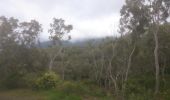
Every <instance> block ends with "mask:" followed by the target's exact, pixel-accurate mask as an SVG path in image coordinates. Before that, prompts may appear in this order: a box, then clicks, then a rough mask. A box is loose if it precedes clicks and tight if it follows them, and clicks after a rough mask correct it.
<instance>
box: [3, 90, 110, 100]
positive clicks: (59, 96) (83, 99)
mask: <svg viewBox="0 0 170 100" xmlns="http://www.w3.org/2000/svg"><path fill="white" fill-rule="evenodd" d="M0 100H113V98H111V97H107V96H93V95H90V94H84V95H80V94H77V93H66V92H64V91H60V90H48V91H45V90H44V91H34V90H31V89H13V90H1V91H0Z"/></svg>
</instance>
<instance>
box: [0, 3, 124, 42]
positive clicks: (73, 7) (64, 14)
mask: <svg viewBox="0 0 170 100" xmlns="http://www.w3.org/2000/svg"><path fill="white" fill-rule="evenodd" d="M124 1H125V0H1V3H0V15H4V16H7V17H11V16H13V17H15V18H18V19H20V20H21V21H29V20H31V19H35V20H37V21H39V22H40V23H41V24H42V26H43V28H44V31H43V33H42V34H41V39H42V40H47V39H48V35H49V34H48V32H47V30H48V28H49V23H51V22H52V18H54V17H55V18H63V19H65V20H66V24H72V25H73V31H72V32H71V33H70V35H71V36H72V39H73V40H77V39H82V38H93V37H103V36H113V35H116V34H117V29H118V24H119V18H120V14H119V12H120V9H121V7H122V5H123V3H124Z"/></svg>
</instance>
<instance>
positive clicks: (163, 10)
mask: <svg viewBox="0 0 170 100" xmlns="http://www.w3.org/2000/svg"><path fill="white" fill-rule="evenodd" d="M169 8H170V1H169V0H126V4H125V6H123V7H122V10H121V15H123V16H122V18H121V21H120V25H121V27H120V30H121V31H120V32H122V33H123V32H129V33H131V34H132V36H134V38H132V39H133V40H136V39H137V38H138V37H140V34H143V33H145V32H146V30H147V31H148V32H149V33H153V35H154V40H155V50H154V57H155V69H156V74H155V77H156V82H155V93H158V91H159V73H160V72H159V56H158V49H159V41H158V32H159V26H160V25H161V24H164V23H165V22H166V21H167V18H168V17H169V11H170V9H169ZM129 30H131V31H129Z"/></svg>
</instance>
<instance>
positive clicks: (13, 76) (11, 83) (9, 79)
mask: <svg viewBox="0 0 170 100" xmlns="http://www.w3.org/2000/svg"><path fill="white" fill-rule="evenodd" d="M23 77H24V75H22V74H20V73H17V72H14V73H10V74H9V75H7V76H4V79H2V84H1V85H2V86H3V87H5V88H8V89H11V88H19V87H25V85H26V82H25V80H24V78H23Z"/></svg>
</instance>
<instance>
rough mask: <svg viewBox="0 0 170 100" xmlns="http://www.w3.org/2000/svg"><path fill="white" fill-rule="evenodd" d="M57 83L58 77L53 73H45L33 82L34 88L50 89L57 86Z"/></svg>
mask: <svg viewBox="0 0 170 100" xmlns="http://www.w3.org/2000/svg"><path fill="white" fill-rule="evenodd" d="M59 81H60V79H59V77H58V76H57V75H56V74H55V73H54V72H47V73H45V74H44V75H42V76H41V77H40V78H38V79H37V80H36V81H35V85H34V88H36V89H52V88H55V87H56V86H57V83H58V82H59Z"/></svg>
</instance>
